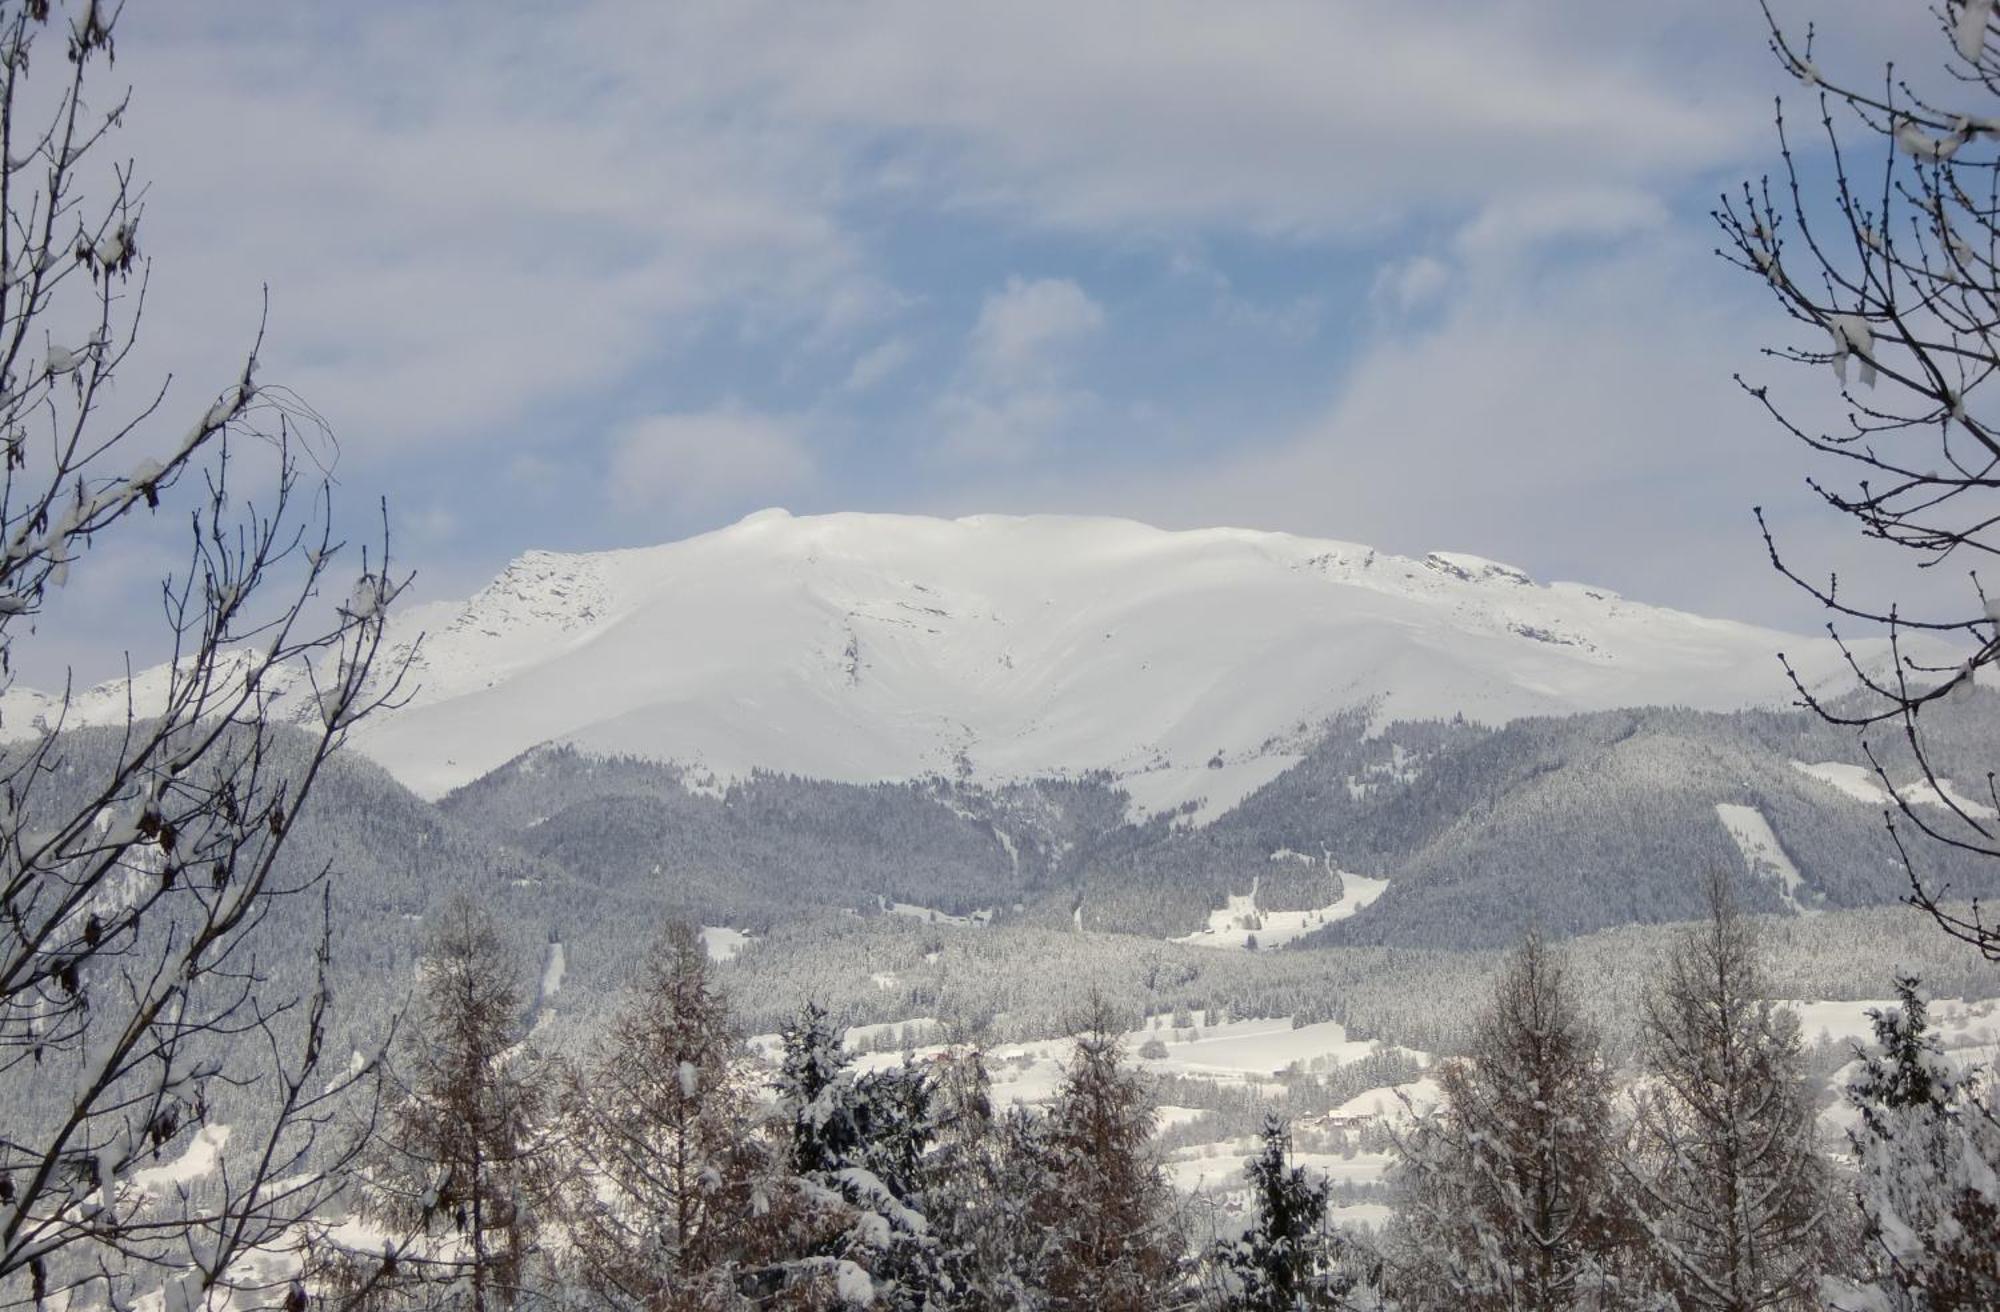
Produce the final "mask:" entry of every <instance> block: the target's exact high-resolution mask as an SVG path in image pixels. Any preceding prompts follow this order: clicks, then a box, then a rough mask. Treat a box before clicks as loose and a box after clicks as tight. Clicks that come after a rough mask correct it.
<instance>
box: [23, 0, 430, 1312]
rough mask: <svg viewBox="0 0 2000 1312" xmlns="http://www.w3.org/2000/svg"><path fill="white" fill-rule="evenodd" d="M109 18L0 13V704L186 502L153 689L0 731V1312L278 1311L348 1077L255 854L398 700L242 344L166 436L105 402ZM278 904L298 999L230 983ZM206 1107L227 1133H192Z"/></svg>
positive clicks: (299, 430)
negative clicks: (200, 1154)
mask: <svg viewBox="0 0 2000 1312" xmlns="http://www.w3.org/2000/svg"><path fill="white" fill-rule="evenodd" d="M120 12H121V6H119V5H117V4H113V3H108V2H107V0H77V2H76V3H72V4H69V5H61V4H50V3H48V0H12V2H9V3H4V4H0V454H4V471H0V679H4V680H5V681H6V682H7V684H9V685H11V681H12V677H13V674H12V671H13V669H14V667H15V664H16V659H17V657H18V656H19V655H20V654H21V651H22V650H24V649H20V648H17V646H16V644H17V643H20V642H23V641H31V640H32V639H33V637H34V636H35V635H36V634H37V633H38V631H42V630H43V628H44V626H45V625H46V623H47V622H48V620H47V618H46V612H47V608H48V607H49V605H50V604H51V602H52V601H53V599H54V597H55V594H56V593H57V592H58V591H59V590H60V589H61V588H63V587H64V585H65V584H66V582H67V581H68V579H69V577H70V574H71V571H72V570H74V569H79V568H88V565H89V561H90V558H91V557H90V553H91V549H92V548H93V547H95V546H97V545H99V544H100V543H101V542H102V541H103V539H104V538H105V537H106V536H107V535H114V534H116V533H118V532H119V531H121V530H123V529H127V528H130V527H132V526H133V525H134V524H135V523H136V522H137V518H138V517H143V516H145V515H148V514H151V513H152V512H154V511H156V510H158V509H160V508H162V507H164V506H170V505H172V504H174V502H175V497H174V491H175V489H176V487H177V486H178V485H179V484H181V483H182V482H183V481H186V482H188V483H190V484H192V485H193V490H194V495H193V497H192V498H191V500H192V506H191V508H190V509H189V510H188V526H189V530H190V540H189V549H188V554H187V557H186V560H185V564H184V565H182V566H181V567H180V568H178V569H177V570H176V571H175V572H174V573H172V574H171V575H170V576H169V577H168V578H167V579H166V581H165V583H164V585H163V587H162V591H161V593H160V603H161V606H162V612H163V619H164V624H165V629H166V635H165V636H166V637H167V638H169V639H170V647H171V652H170V657H171V659H170V662H169V664H168V665H166V666H165V667H164V671H165V672H164V674H163V675H161V676H160V677H159V678H157V679H155V680H151V681H149V682H148V684H147V685H146V686H144V687H143V688H133V689H132V690H131V692H130V695H129V696H128V698H127V701H126V706H125V713H124V715H123V717H122V723H120V724H119V725H118V726H117V727H115V728H113V729H110V730H101V731H99V732H98V733H97V735H96V737H95V738H92V737H91V736H90V735H88V734H76V733H66V732H64V731H65V729H67V728H71V727H73V725H72V720H73V719H74V718H75V716H74V704H73V699H72V698H70V697H69V696H68V695H67V694H65V695H64V696H61V697H59V698H56V699H53V700H52V701H49V702H47V703H46V704H45V706H44V708H43V712H42V714H41V715H40V716H38V717H36V718H37V723H36V724H35V725H33V726H32V728H30V727H29V726H26V725H22V724H19V723H15V724H9V725H6V726H4V728H5V730H6V732H7V735H8V737H9V739H10V741H8V742H7V743H6V744H5V745H4V746H0V1304H3V1305H20V1304H26V1303H29V1302H41V1301H43V1300H46V1299H48V1298H51V1297H56V1296H59V1295H61V1294H63V1293H65V1292H70V1293H82V1292H84V1291H83V1289H82V1287H83V1286H85V1285H89V1284H91V1283H92V1282H97V1283H98V1284H99V1286H100V1288H99V1289H98V1291H97V1294H99V1295H102V1296H103V1297H104V1300H105V1302H106V1303H107V1305H109V1306H114V1307H116V1306H124V1305H125V1304H126V1303H127V1302H128V1301H129V1300H130V1298H131V1297H132V1296H134V1295H135V1294H136V1293H138V1292H141V1291H145V1290H151V1289H160V1288H164V1290H165V1293H166V1304H165V1305H166V1308H167V1312H183V1310H184V1309H187V1308H191V1307H197V1306H201V1305H203V1304H204V1303H205V1302H207V1301H208V1300H210V1299H211V1298H213V1299H215V1300H217V1301H218V1302H219V1301H220V1300H221V1298H222V1297H223V1296H224V1295H225V1294H228V1295H232V1296H234V1297H235V1298H236V1299H237V1301H238V1302H239V1304H241V1303H244V1302H254V1301H255V1300H256V1298H257V1296H258V1291H260V1290H263V1291H267V1292H268V1293H269V1295H270V1297H271V1298H272V1299H273V1300H274V1301H275V1300H279V1299H291V1300H296V1299H297V1298H298V1297H299V1296H300V1292H301V1291H300V1290H299V1288H298V1287H297V1286H296V1285H294V1284H293V1283H292V1280H293V1272H294V1270H295V1269H296V1268H295V1265H293V1264H288V1263H287V1262H285V1261H279V1260H276V1256H277V1253H278V1250H284V1251H285V1252H292V1251H293V1250H294V1248H295V1245H296V1244H297V1242H298V1241H299V1239H300V1237H301V1234H302V1222H303V1221H304V1220H305V1218H308V1217H310V1216H312V1215H313V1214H314V1213H315V1212H316V1211H318V1210H319V1209H320V1207H321V1206H322V1204H323V1203H324V1202H325V1201H326V1200H327V1198H328V1197H329V1195H330V1193H331V1191H332V1190H333V1189H334V1188H335V1187H336V1186H337V1184H338V1182H339V1175H340V1168H341V1166H342V1164H343V1163H344V1162H345V1161H346V1160H347V1157H348V1154H350V1153H351V1152H352V1151H353V1149H352V1144H351V1141H349V1140H348V1139H347V1138H345V1136H344V1135H343V1134H341V1133H336V1131H335V1118H336V1114H337V1113H339V1112H341V1111H342V1109H343V1108H344V1107H346V1106H347V1105H348V1103H347V1099H348V1095H349V1094H350V1093H351V1092H354V1091H355V1088H356V1085H357V1084H358V1083H365V1082H366V1081H368V1080H369V1079H370V1078H371V1071H370V1070H369V1068H368V1066H367V1065H366V1063H364V1064H363V1066H362V1067H361V1068H360V1069H358V1070H346V1071H341V1072H335V1073H333V1074H331V1075H329V1073H328V1072H327V1071H325V1070H322V1069H321V1067H322V1063H323V1058H324V1055H325V1048H326V1043H327V1036H328V1027H329V1023H330V1017H331V1014H332V1013H331V993H330V990H329V989H328V987H327V969H328V944H329V942H330V936H329V934H328V933H327V932H326V925H327V920H328V918H329V915H330V913H329V912H328V911H327V909H326V908H327V905H328V904H327V902H326V901H325V900H324V888H323V885H322V880H323V876H324V873H325V872H324V871H322V872H319V874H318V876H314V875H312V874H310V873H308V874H306V875H303V876H288V875H286V874H285V873H284V871H283V868H282V867H281V866H280V865H279V863H278V858H279V855H280V852H281V850H282V849H283V846H284V843H285V839H286V836H287V834H288V833H289V832H290V830H291V827H292V824H293V821H294V819H295V817H297V816H298V814H299V812H300V810H301V809H302V808H303V807H304V806H305V804H306V802H307V799H308V796H309V794H310V793H311V791H312V788H313V786H314V783H315V781H316V780H317V779H318V778H319V776H320V771H321V768H322V767H323V766H324V764H325V763H326V761H327V759H328V758H329V757H330V756H331V755H332V753H333V752H334V751H335V750H337V749H338V748H339V746H340V745H341V743H342V741H343V740H344V739H345V737H346V735H347V733H348V730H349V729H350V728H351V727H352V726H353V725H354V724H355V723H356V722H357V721H358V720H360V719H361V718H362V717H363V716H365V715H367V714H368V713H369V712H370V711H371V710H373V709H375V708H376V707H378V706H380V705H381V704H382V703H383V702H384V700H385V699H387V698H389V697H392V696H393V695H394V691H395V685H396V678H395V677H394V675H393V674H391V675H389V676H387V677H377V675H376V673H375V672H374V666H375V661H376V657H377V654H378V652H379V651H380V649H381V645H382V641H383V619H384V611H385V608H386V607H387V605H388V603H389V602H390V601H391V599H392V598H393V597H394V595H395V594H396V592H397V591H398V585H397V584H396V583H395V582H394V581H393V580H392V578H391V576H390V574H389V572H388V559H387V554H386V535H385V539H384V550H383V553H382V554H381V555H379V556H378V557H377V558H376V559H375V560H374V561H373V562H372V563H371V562H370V561H369V560H368V558H367V556H366V554H365V553H364V555H363V558H362V562H361V565H360V568H359V571H358V580H357V581H355V582H354V583H353V586H352V590H351V592H350V591H349V590H348V589H347V588H346V587H342V589H341V593H340V595H341V596H342V597H344V598H345V600H344V601H342V602H341V603H340V604H339V605H338V606H337V607H336V606H332V605H326V604H322V602H321V598H322V596H323V594H324V593H325V592H326V591H327V590H328V589H327V584H328V582H329V580H330V579H331V578H332V577H333V572H334V571H335V570H336V568H337V567H338V564H337V562H338V559H339V557H338V554H337V553H338V551H339V548H340V544H339V543H338V542H336V541H335V540H334V537H333V526H332V523H331V502H330V498H329V496H328V495H327V492H326V486H325V483H324V482H323V481H321V482H319V484H318V486H317V487H315V485H314V481H313V480H312V479H311V478H310V477H309V476H308V474H307V473H306V471H305V468H304V467H302V465H301V463H300V460H299V456H300V454H301V453H302V452H304V453H307V454H313V453H314V451H315V448H316V447H317V446H320V445H322V444H323V443H324V442H325V441H326V434H325V432H324V429H323V426H322V425H321V424H320V421H319V420H318V419H317V417H316V416H315V415H314V414H313V413H312V412H311V411H310V410H309V409H307V408H306V407H305V406H304V405H303V404H302V403H301V402H299V401H298V399H297V398H296V397H294V396H293V395H292V394H291V393H289V392H287V391H286V390H284V389H283V388H279V387H274V386H271V385H268V384H266V383H263V382H260V381H259V380H258V378H257V365H258V349H259V347H260V346H261V344H262V333H261V330H260V332H259V335H258V338H257V342H256V344H253V345H252V347H251V349H250V351H249V353H248V355H247V356H246V357H245V358H244V361H243V365H242V368H241V369H240V371H238V372H237V374H236V376H235V377H234V378H233V379H232V380H231V381H230V382H229V384H228V386H226V387H225V388H223V389H222V390H221V392H220V393H218V394H215V395H213V396H212V397H210V398H207V399H203V400H199V401H196V402H194V403H192V405H191V407H188V408H187V409H183V407H182V405H181V404H180V403H178V402H177V401H175V400H174V399H172V398H171V397H170V395H169V392H168V388H167V385H166V382H165V381H162V382H160V383H159V384H158V385H157V386H153V387H149V388H147V389H145V390H143V391H140V392H135V391H133V390H131V389H130V387H129V380H119V381H126V382H127V383H128V386H127V387H125V388H120V389H114V386H113V384H114V380H117V376H118V371H119V369H120V367H121V365H123V364H124V363H125V362H126V360H127V359H128V357H129V354H130V352H131V350H132V349H133V344H134V342H135V341H136V340H137V337H138V330H139V325H140V320H141V317H142V311H143V307H144V303H145V292H146V280H147V273H148V265H147V263H146V261H145V260H144V259H143V258H142V256H141V254H140V244H139V233H140V218H141V212H142V209H143V198H144V193H143V189H142V188H140V187H139V186H138V185H137V184H136V183H135V182H134V174H133V170H132V167H131V166H130V165H129V164H118V163H112V162H110V161H109V160H108V159H106V158H104V155H105V152H106V150H107V148H108V143H109V142H110V141H112V140H114V137H113V135H112V134H113V133H114V132H115V129H116V128H117V126H118V124H119V122H120V120H121V119H122V117H123V115H124V113H125V108H126V106H125V101H124V100H123V99H122V98H118V97H115V96H113V97H99V96H97V95H96V94H94V92H95V89H96V87H97V85H98V81H99V78H100V75H101V74H103V73H104V72H105V71H106V70H107V69H108V66H109V64H110V62H111V58H112V54H113V43H114V30H115V28H116V26H117V23H118V20H119V16H120ZM31 70H32V71H31ZM121 398H131V399H132V400H131V403H130V404H124V405H122V408H121ZM189 410H191V413H189ZM177 412H178V413H179V414H180V416H181V417H180V419H179V421H178V423H176V422H175V420H174V419H173V416H174V415H175V414H176V413H177ZM246 446H249V447H254V448H255V452H256V456H257V465H258V467H259V468H262V469H264V470H265V471H266V473H265V475H264V477H265V478H266V479H268V480H269V481H267V482H262V483H261V485H260V486H259V487H258V488H257V489H256V490H255V493H254V495H253V496H246V495H245V493H246V491H248V489H245V488H242V487H238V486H236V485H235V483H234V481H233V478H232V474H233V472H234V473H240V471H241V469H242V468H243V467H244V461H243V459H242V457H243V455H244V450H245V448H246ZM9 701H10V702H11V703H13V704H14V705H16V706H19V705H21V704H23V703H24V702H27V701H29V698H28V695H27V694H26V693H25V692H24V691H21V690H14V695H13V696H11V697H10V698H9ZM286 707H301V708H303V709H304V710H305V711H306V712H307V713H306V714H304V715H301V716H298V717H296V718H299V719H300V720H301V722H302V727H301V728H300V729H298V730H292V729H286V728H284V727H282V726H281V725H280V723H279V721H280V719H281V718H284V717H283V716H282V715H281V712H282V711H283V710H284V708H286ZM86 739H88V740H89V741H88V742H86V741H85V740H86ZM292 903H298V904H299V909H300V910H301V911H304V912H306V913H308V915H310V914H311V913H312V912H313V911H314V910H315V905H314V904H315V903H317V904H318V907H317V911H318V917H317V918H318V919H319V920H320V924H321V932H320V934H319V937H318V948H317V957H316V963H315V965H314V966H312V967H311V968H308V969H307V970H306V971H304V972H303V974H304V975H305V977H307V978H309V979H315V980H316V983H313V984H309V985H308V986H307V987H306V989H305V991H304V992H303V993H302V994H300V993H293V994H285V993H282V992H281V991H280V990H278V989H277V988H275V987H274V986H273V983H272V978H273V965H272V961H271V959H270V957H269V955H268V954H261V953H260V943H261V942H262V941H263V940H261V939H260V934H259V931H260V928H262V927H263V926H264V925H265V923H266V922H267V920H269V918H270V917H271V916H272V915H273V914H274V912H275V911H276V910H277V909H278V908H280V907H281V906H285V905H288V904H292ZM301 918H302V917H297V916H294V921H295V922H296V921H297V920H298V919H301ZM307 951H308V952H309V953H310V952H311V951H312V949H311V948H308V949H307ZM293 973H294V975H296V974H297V973H298V972H293ZM224 1095H226V1096H227V1097H228V1098H229V1100H230V1101H231V1102H232V1103H233V1104H235V1105H236V1106H238V1107H243V1108H254V1109H255V1114H254V1115H249V1116H247V1117H245V1118H243V1119H240V1120H238V1121H237V1123H235V1124H232V1125H230V1126H227V1127H224V1126H220V1125H215V1126H210V1125H209V1124H208V1122H209V1120H210V1118H211V1107H212V1102H213V1099H214V1098H215V1097H220V1096H224ZM204 1130H206V1131H207V1132H208V1133H207V1136H206V1146H207V1147H208V1148H210V1149H213V1150H214V1151H215V1152H216V1159H215V1161H214V1164H213V1166H212V1168H211V1169H209V1170H208V1171H206V1172H205V1173H204V1174H202V1176H201V1178H200V1179H199V1180H197V1181H193V1182H192V1183H189V1182H186V1181H182V1182H179V1183H175V1182H172V1181H169V1182H165V1183H160V1182H155V1181H148V1180H142V1179H139V1178H135V1172H136V1171H137V1169H138V1168H140V1167H141V1166H142V1165H144V1164H152V1163H155V1162H156V1161H165V1160H170V1159H171V1158H173V1157H174V1156H177V1155H179V1154H180V1153H182V1152H183V1151H184V1150H185V1149H186V1148H187V1147H188V1145H189V1144H190V1142H191V1141H192V1139H193V1138H194V1136H195V1135H196V1134H197V1133H198V1132H202V1131H204ZM253 1258H255V1259H256V1260H254V1261H253V1260H251V1259H253ZM267 1259H269V1260H267ZM93 1296H97V1295H93Z"/></svg>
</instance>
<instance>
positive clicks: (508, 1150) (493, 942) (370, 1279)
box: [351, 894, 551, 1312]
mask: <svg viewBox="0 0 2000 1312" xmlns="http://www.w3.org/2000/svg"><path fill="white" fill-rule="evenodd" d="M518 974H519V972H518V971H517V969H516V963H515V961H514V959H513V958H512V956H511V955H510V954H509V952H508V949H507V946H506V944H505V943H504V942H503V941H502V940H501V937H500V934H499V931H498V929H497V928H496V927H495V925H494V923H493V920H492V917H491V916H490V915H488V914H487V913H486V911H485V910H484V909H482V908H481V907H480V906H478V904H476V903H474V902H473V901H472V900H471V899H470V898H469V897H467V896H465V895H463V894H461V895H459V896H457V897H455V898H453V899H452V900H451V901H450V902H449V903H447V904H446V906H445V909H444V910H443V912H442V913H440V915H439V918H438V923H437V926H436V928H435V930H434V931H433V933H432V935H431V940H430V944H429V947H428V950H427V953H426V955H425V957H424V960H423V964H422V967H421V984H420V996H419V998H418V1003H417V1015H416V1016H415V1018H414V1023H412V1024H410V1025H408V1026H407V1027H406V1028H405V1030H404V1031H403V1034H402V1036H401V1038H400V1041H399V1044H398V1047H399V1051H397V1052H396V1053H395V1054H393V1056H392V1058H391V1060H390V1062H389V1076H390V1083H391V1087H392V1093H391V1096H390V1099H389V1101H388V1105H387V1106H386V1108H385V1109H384V1115H383V1126H382V1131H381V1133H380V1134H379V1135H377V1136H376V1141H375V1144H374V1146H373V1149H372V1151H371V1153H370V1155H369V1157H368V1159H367V1161H366V1164H365V1166H366V1169H365V1173H364V1178H363V1181H362V1186H363V1188H362V1209H361V1210H362V1214H363V1216H364V1217H365V1218H366V1219H368V1220H370V1221H372V1222H374V1223H375V1224H376V1225H378V1226H380V1227H382V1228H383V1229H385V1230H386V1231H387V1232H388V1234H389V1235H390V1245H391V1247H390V1250H389V1251H388V1252H387V1253H385V1254H384V1255H383V1257H382V1259H381V1261H380V1262H379V1263H376V1262H374V1261H372V1260H371V1259H367V1258H365V1257H362V1256H360V1255H357V1257H356V1263H355V1267H354V1270H353V1274H352V1277H351V1278H352V1279H353V1280H354V1281H355V1282H356V1284H357V1285H358V1287H359V1288H360V1290H362V1291H363V1292H365V1293H367V1294H368V1295H370V1297H369V1299H368V1301H369V1302H372V1303H374V1304H377V1305H380V1306H385V1307H404V1306H417V1307H465V1308H469V1309H470V1312H489V1309H501V1308H511V1307H514V1306H516V1305H517V1304H518V1303H519V1302H520V1301H521V1295H522V1292H523V1290H524V1288H525V1285H526V1281H527V1275H528V1269H529V1262H528V1259H529V1257H530V1255H531V1252H532V1250H533V1248H534V1243H535V1237H536V1232H537V1221H538V1217H537V1204H538V1203H539V1202H541V1201H542V1199H543V1198H544V1197H545V1196H546V1194H547V1191H548V1188H549V1171H550V1166H551V1164H550V1162H549V1160H548V1155H547V1152H546V1148H545V1144H544V1142H543V1137H542V1135H543V1123H542V1122H543V1113H544V1105H543V1104H544V1101H545V1095H544V1091H543V1085H544V1081H543V1078H542V1072H541V1071H540V1070H538V1069H536V1068H537V1066H538V1064H539V1063H538V1062H537V1061H536V1059H535V1057H534V1055H533V1054H532V1053H531V1052H529V1051H527V1050H526V1048H525V1046H524V1041H525V1038H526V1035H525V1033H524V1031H523V1025H522V1018H523V1011H524V1008H523V1006H522V997H521V988H520V983H519V979H518Z"/></svg>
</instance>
